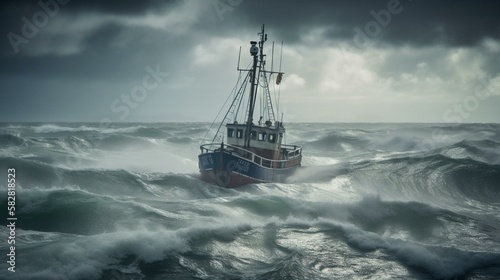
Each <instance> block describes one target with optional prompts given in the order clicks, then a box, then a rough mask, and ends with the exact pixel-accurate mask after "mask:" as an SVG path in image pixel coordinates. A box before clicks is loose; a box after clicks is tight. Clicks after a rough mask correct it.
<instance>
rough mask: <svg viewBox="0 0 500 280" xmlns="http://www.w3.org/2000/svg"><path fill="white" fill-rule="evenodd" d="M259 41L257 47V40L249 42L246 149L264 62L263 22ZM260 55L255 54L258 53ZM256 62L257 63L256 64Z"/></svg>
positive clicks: (265, 37) (265, 36) (265, 35)
mask: <svg viewBox="0 0 500 280" xmlns="http://www.w3.org/2000/svg"><path fill="white" fill-rule="evenodd" d="M259 35H260V41H259V47H257V46H256V44H257V42H255V41H251V42H250V44H251V45H252V46H251V47H250V55H252V56H253V66H252V74H251V75H252V77H251V85H250V100H249V109H248V118H247V129H246V133H245V146H244V147H245V148H246V149H248V148H249V147H250V131H251V128H252V125H253V123H252V122H253V113H254V110H255V101H256V99H257V98H256V97H257V89H256V84H257V83H258V82H259V76H260V70H261V69H262V66H263V65H262V64H263V63H264V56H265V55H264V42H265V41H266V40H267V34H265V33H264V24H263V25H262V31H261V32H260V33H259ZM259 51H260V55H259V56H257V55H258V54H259ZM257 64H258V65H257ZM257 68H258V69H259V73H258V74H257Z"/></svg>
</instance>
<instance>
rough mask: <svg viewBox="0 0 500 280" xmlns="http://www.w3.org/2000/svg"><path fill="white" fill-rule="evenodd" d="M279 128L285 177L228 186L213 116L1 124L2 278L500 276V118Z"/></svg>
mask: <svg viewBox="0 0 500 280" xmlns="http://www.w3.org/2000/svg"><path fill="white" fill-rule="evenodd" d="M285 126H286V128H287V136H286V143H287V144H300V145H302V146H303V148H304V150H303V154H304V158H303V167H302V168H301V169H300V170H299V171H298V172H297V173H296V174H295V175H294V176H293V177H291V178H290V180H289V182H287V183H279V184H278V183H267V184H256V185H248V186H244V187H241V188H238V189H223V188H220V187H216V186H213V185H210V184H207V183H204V182H201V181H200V180H199V179H198V166H197V155H198V153H199V147H198V144H199V142H200V140H201V139H202V138H203V136H204V135H205V133H206V130H207V129H208V127H209V124H200V123H140V124H134V123H127V124H113V125H111V126H109V127H100V125H99V124H91V123H71V124H67V123H58V124H40V123H28V124H0V199H1V204H0V213H1V215H0V223H1V225H2V227H1V230H0V235H1V236H2V238H1V240H0V252H1V256H2V258H1V260H2V261H1V263H0V279H51V280H52V279H500V125H498V124H285ZM8 169H15V174H16V181H15V182H16V187H15V188H16V189H15V191H16V192H15V199H16V200H15V203H16V204H15V208H16V209H15V217H16V218H17V220H16V221H15V225H16V227H15V272H11V271H9V270H8V268H9V267H11V264H9V263H7V261H8V256H7V254H9V252H10V250H11V248H10V247H11V246H12V245H9V244H8V237H9V236H11V230H10V229H9V228H8V227H7V225H8V224H9V223H10V222H9V221H7V218H8V217H9V216H8V214H7V213H8V211H7V207H8V205H7V196H8V187H7V186H8V184H7V173H8Z"/></svg>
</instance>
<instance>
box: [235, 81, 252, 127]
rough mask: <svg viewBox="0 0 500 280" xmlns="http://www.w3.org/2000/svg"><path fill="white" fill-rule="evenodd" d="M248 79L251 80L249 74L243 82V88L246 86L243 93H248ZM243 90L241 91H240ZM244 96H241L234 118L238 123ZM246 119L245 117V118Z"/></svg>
mask: <svg viewBox="0 0 500 280" xmlns="http://www.w3.org/2000/svg"><path fill="white" fill-rule="evenodd" d="M248 78H249V74H247V75H246V77H245V79H244V80H243V84H242V86H243V85H244V87H243V92H245V91H246V89H247V86H248ZM240 90H241V89H240ZM243 99H244V98H243V95H241V96H240V101H239V103H238V107H236V112H233V117H234V120H235V121H236V119H237V118H238V113H239V112H240V108H241V104H242V103H243ZM243 117H244V116H243Z"/></svg>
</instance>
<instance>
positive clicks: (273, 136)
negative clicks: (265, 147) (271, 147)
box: [267, 133, 276, 143]
mask: <svg viewBox="0 0 500 280" xmlns="http://www.w3.org/2000/svg"><path fill="white" fill-rule="evenodd" d="M267 140H268V141H269V142H271V143H276V134H274V133H270V134H269V137H268V139H267Z"/></svg>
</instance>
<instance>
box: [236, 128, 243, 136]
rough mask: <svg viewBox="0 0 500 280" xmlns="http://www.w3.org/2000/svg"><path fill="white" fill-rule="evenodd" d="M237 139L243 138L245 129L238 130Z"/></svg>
mask: <svg viewBox="0 0 500 280" xmlns="http://www.w3.org/2000/svg"><path fill="white" fill-rule="evenodd" d="M236 138H243V129H237V130H236Z"/></svg>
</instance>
